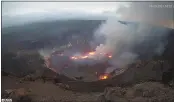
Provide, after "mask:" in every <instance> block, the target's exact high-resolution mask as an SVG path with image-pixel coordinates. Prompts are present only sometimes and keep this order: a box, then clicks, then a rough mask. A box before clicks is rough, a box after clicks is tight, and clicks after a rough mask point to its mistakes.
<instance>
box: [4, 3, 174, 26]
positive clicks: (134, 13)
mask: <svg viewBox="0 0 174 102" xmlns="http://www.w3.org/2000/svg"><path fill="white" fill-rule="evenodd" d="M109 17H115V18H116V19H120V20H124V21H133V22H143V23H152V24H157V25H162V26H165V27H169V28H174V20H173V19H174V3H173V2H3V3H2V25H3V26H9V25H13V24H21V23H24V22H31V21H37V20H41V19H42V20H46V19H47V20H48V19H50V20H51V19H70V18H83V19H87V18H88V19H108V18H109Z"/></svg>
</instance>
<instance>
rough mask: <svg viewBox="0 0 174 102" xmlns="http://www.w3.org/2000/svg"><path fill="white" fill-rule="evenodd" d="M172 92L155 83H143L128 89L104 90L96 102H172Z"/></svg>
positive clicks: (173, 98) (173, 99)
mask: <svg viewBox="0 0 174 102" xmlns="http://www.w3.org/2000/svg"><path fill="white" fill-rule="evenodd" d="M173 101H174V90H173V89H171V88H169V87H164V85H163V84H160V83H157V82H145V83H141V84H136V85H134V86H133V87H129V88H120V87H113V88H106V89H105V91H104V93H103V95H101V96H100V97H99V99H98V102H173Z"/></svg>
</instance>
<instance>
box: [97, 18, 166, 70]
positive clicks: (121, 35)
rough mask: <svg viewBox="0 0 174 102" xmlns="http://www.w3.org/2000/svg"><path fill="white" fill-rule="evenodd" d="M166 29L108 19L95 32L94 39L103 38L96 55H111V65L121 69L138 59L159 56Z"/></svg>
mask: <svg viewBox="0 0 174 102" xmlns="http://www.w3.org/2000/svg"><path fill="white" fill-rule="evenodd" d="M167 32H168V29H167V28H161V27H154V26H151V25H147V24H141V23H132V22H123V21H119V20H118V19H113V18H112V19H108V20H107V21H106V22H105V23H103V24H102V25H101V26H100V27H99V28H98V29H97V31H96V32H95V38H96V39H99V38H101V36H103V37H105V41H104V43H101V44H100V45H99V46H97V47H96V53H103V52H105V53H108V52H109V53H112V56H113V58H112V60H111V64H112V65H113V66H114V67H115V68H123V67H126V66H127V65H128V64H131V63H133V62H134V61H136V60H137V59H139V58H141V57H142V58H152V57H153V56H154V55H161V54H162V52H163V51H164V47H165V44H166V40H165V38H166V36H167Z"/></svg>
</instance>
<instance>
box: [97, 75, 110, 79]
mask: <svg viewBox="0 0 174 102" xmlns="http://www.w3.org/2000/svg"><path fill="white" fill-rule="evenodd" d="M99 79H100V80H105V79H108V75H101V76H100V77H99Z"/></svg>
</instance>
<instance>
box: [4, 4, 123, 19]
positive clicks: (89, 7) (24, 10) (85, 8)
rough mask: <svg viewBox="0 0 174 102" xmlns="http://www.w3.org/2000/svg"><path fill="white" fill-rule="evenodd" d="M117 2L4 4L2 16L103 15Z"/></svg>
mask: <svg viewBox="0 0 174 102" xmlns="http://www.w3.org/2000/svg"><path fill="white" fill-rule="evenodd" d="M123 4H125V5H126V3H119V2H4V3H3V4H2V15H11V16H12V15H22V14H29V13H30V14H31V13H33V12H60V11H64V12H85V13H103V12H105V11H106V12H108V11H109V12H112V11H116V9H118V8H119V6H120V5H123Z"/></svg>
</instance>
